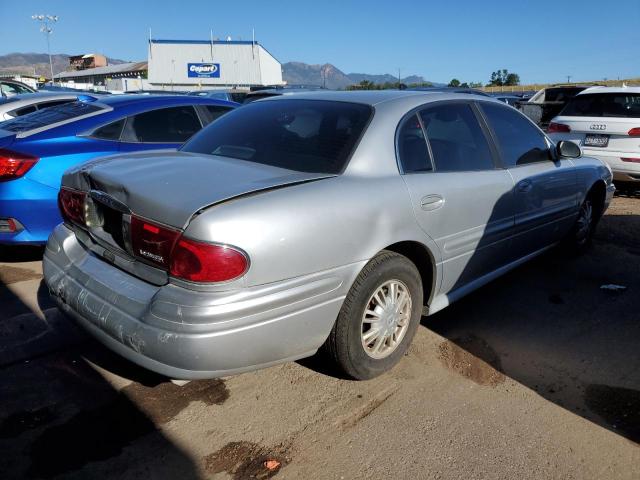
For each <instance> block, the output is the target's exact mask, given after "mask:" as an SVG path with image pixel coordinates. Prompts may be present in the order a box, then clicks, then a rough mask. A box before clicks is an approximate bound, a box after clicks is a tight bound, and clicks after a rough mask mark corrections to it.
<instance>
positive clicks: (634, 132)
mask: <svg viewBox="0 0 640 480" xmlns="http://www.w3.org/2000/svg"><path fill="white" fill-rule="evenodd" d="M627 135H629V136H630V137H640V127H634V128H632V129H631V130H629V132H628V133H627Z"/></svg>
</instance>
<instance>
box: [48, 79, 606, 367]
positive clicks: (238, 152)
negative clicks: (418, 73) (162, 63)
mask: <svg viewBox="0 0 640 480" xmlns="http://www.w3.org/2000/svg"><path fill="white" fill-rule="evenodd" d="M613 191H614V187H613V185H612V183H611V171H610V170H609V168H608V167H607V166H605V165H604V164H603V163H602V162H601V161H599V160H595V159H592V158H585V157H581V156H580V149H579V147H577V146H576V145H575V144H573V143H565V142H560V143H559V144H558V145H554V144H553V143H551V142H550V141H549V139H548V138H547V137H546V136H545V134H544V133H543V132H542V131H541V130H540V129H538V127H536V126H535V125H534V124H533V123H531V122H530V121H529V120H528V119H527V118H525V117H524V116H523V115H521V114H520V113H519V112H517V111H516V110H514V109H513V108H511V107H508V106H507V105H504V104H503V103H500V102H498V101H497V100H494V99H491V98H489V97H483V96H478V95H469V94H455V93H441V92H429V93H426V92H406V91H405V92H400V91H386V92H315V93H313V92H312V93H303V94H298V95H292V96H285V97H280V98H277V97H276V98H270V99H266V100H261V101H258V102H255V103H252V104H250V105H247V106H245V107H242V108H240V109H237V110H235V111H233V112H231V113H229V114H228V115H226V116H224V117H222V118H221V119H219V120H218V121H216V122H214V123H213V124H211V125H210V126H209V127H207V128H205V129H204V130H202V131H201V132H200V133H198V134H196V135H195V136H194V137H193V138H192V139H191V140H189V141H188V142H187V143H186V144H185V145H184V146H183V147H182V148H181V149H180V150H179V151H178V152H166V153H163V152H155V153H153V152H151V153H149V152H147V153H141V154H128V155H126V156H116V157H109V158H106V159H103V160H98V161H93V162H90V163H88V164H84V165H82V166H80V167H77V168H75V169H73V170H70V171H68V172H67V173H66V174H65V176H64V178H63V182H62V189H61V191H60V199H59V200H60V202H59V203H60V208H61V210H62V213H63V217H64V219H65V222H64V223H63V224H61V225H59V226H58V227H57V228H56V230H55V231H54V232H53V234H52V235H51V237H50V239H49V243H48V245H47V249H46V253H45V257H44V273H45V281H46V283H47V285H48V287H49V289H50V291H51V293H52V295H53V296H54V298H55V299H56V301H57V304H58V306H59V308H60V309H62V311H64V312H66V313H67V314H68V315H70V316H71V317H73V318H74V319H75V320H76V321H77V322H78V323H79V324H80V325H81V326H83V327H84V328H85V329H86V330H88V331H89V332H90V333H91V334H93V335H94V336H95V337H96V338H98V339H99V340H100V341H101V342H103V343H104V344H105V345H107V346H108V347H110V348H111V349H113V350H115V351H116V352H118V353H120V354H122V355H123V356H125V357H126V358H128V359H130V360H132V361H133V362H136V363H138V364H140V365H142V366H144V367H146V368H149V369H151V370H155V371H157V372H159V373H162V374H164V375H167V376H169V377H172V378H180V379H191V378H207V377H216V376H222V375H228V374H234V373H239V372H244V371H247V370H253V369H257V368H262V367H266V366H269V365H274V364H277V363H280V362H285V361H289V360H295V359H299V358H303V357H307V356H310V355H313V354H315V353H316V352H317V351H318V350H319V349H321V348H322V350H323V351H324V353H325V354H326V355H327V357H328V358H329V359H330V360H332V361H333V362H335V363H336V364H337V365H338V366H339V367H340V368H342V370H344V372H346V373H347V374H348V375H350V376H351V377H353V378H356V379H367V378H371V377H374V376H376V375H379V374H381V373H383V372H384V371H386V370H388V369H390V368H391V367H392V366H393V365H394V364H395V363H397V362H398V361H399V360H400V359H401V358H402V355H403V353H404V352H405V351H406V349H407V347H408V345H409V344H410V342H411V340H412V338H413V336H414V334H415V332H416V329H417V327H418V325H419V323H420V318H421V316H422V315H430V314H433V313H435V312H437V311H438V310H440V309H442V308H445V307H446V306H447V305H449V304H450V303H451V302H453V301H455V300H457V299H458V298H460V297H462V296H464V295H466V294H467V293H469V292H471V291H472V290H475V289H476V288H478V287H480V286H481V285H484V284H485V283H487V282H489V281H491V280H492V279H494V278H496V277H498V276H500V275H502V274H503V273H505V272H506V271H508V270H510V269H512V268H514V267H516V266H518V265H520V264H521V263H523V262H525V261H527V260H529V259H531V258H533V257H535V256H536V255H538V254H540V253H541V252H544V251H545V250H547V249H549V248H551V247H552V246H554V245H557V244H559V243H563V244H564V247H565V248H567V249H569V250H573V251H576V252H578V251H582V250H584V249H585V248H586V247H587V246H588V244H589V240H590V238H591V235H592V233H593V230H594V228H595V226H596V224H597V222H598V219H599V218H600V216H601V215H602V214H603V212H604V211H605V209H606V208H607V206H608V204H609V202H610V200H611V197H612V195H613Z"/></svg>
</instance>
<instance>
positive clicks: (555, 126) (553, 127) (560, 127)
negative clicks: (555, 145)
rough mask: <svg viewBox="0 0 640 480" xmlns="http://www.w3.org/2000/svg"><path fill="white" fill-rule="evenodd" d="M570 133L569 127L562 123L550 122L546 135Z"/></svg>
mask: <svg viewBox="0 0 640 480" xmlns="http://www.w3.org/2000/svg"><path fill="white" fill-rule="evenodd" d="M570 131H571V127H569V125H565V124H564V123H555V122H551V123H550V124H549V126H548V127H547V133H569V132H570Z"/></svg>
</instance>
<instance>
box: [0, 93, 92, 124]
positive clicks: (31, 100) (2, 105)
mask: <svg viewBox="0 0 640 480" xmlns="http://www.w3.org/2000/svg"><path fill="white" fill-rule="evenodd" d="M78 97H79V95H78V94H77V93H48V92H47V93H24V94H20V95H13V96H12V97H8V98H0V122H4V121H5V120H11V119H12V118H15V117H21V116H22V115H26V114H27V113H32V112H35V111H36V110H43V109H45V108H49V107H55V106H56V105H62V104H63V103H70V102H75V101H76V100H78Z"/></svg>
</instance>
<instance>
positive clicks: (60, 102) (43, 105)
mask: <svg viewBox="0 0 640 480" xmlns="http://www.w3.org/2000/svg"><path fill="white" fill-rule="evenodd" d="M74 101H75V100H71V99H69V100H55V101H53V102H43V103H39V104H38V110H44V109H45V108H51V107H57V106H58V105H64V104H65V103H71V102H74Z"/></svg>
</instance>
